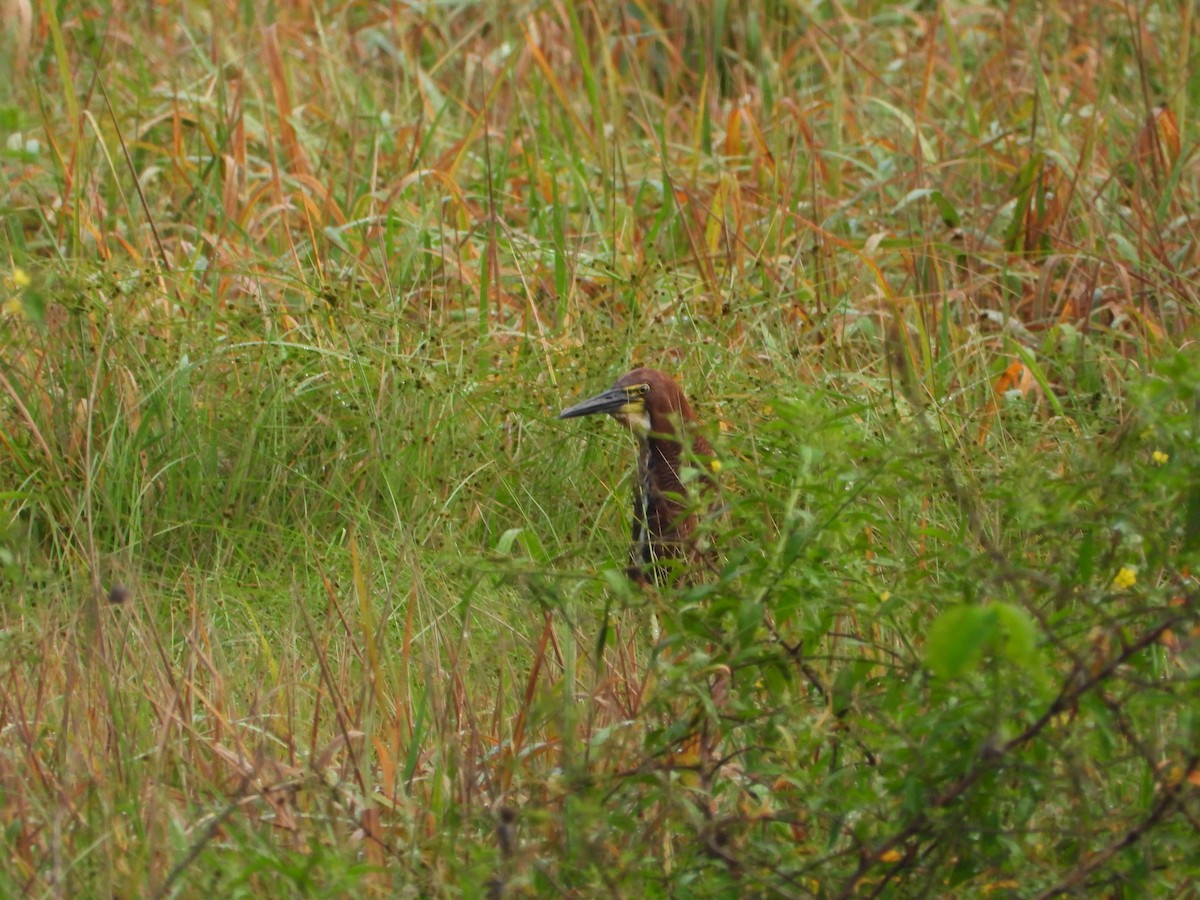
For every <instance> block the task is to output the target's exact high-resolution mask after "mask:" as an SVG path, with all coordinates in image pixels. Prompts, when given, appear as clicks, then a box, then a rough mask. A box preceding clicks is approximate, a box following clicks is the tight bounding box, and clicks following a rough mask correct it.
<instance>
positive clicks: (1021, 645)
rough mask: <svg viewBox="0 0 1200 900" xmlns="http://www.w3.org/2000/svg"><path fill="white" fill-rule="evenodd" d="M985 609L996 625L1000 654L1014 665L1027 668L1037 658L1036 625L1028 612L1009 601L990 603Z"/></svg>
mask: <svg viewBox="0 0 1200 900" xmlns="http://www.w3.org/2000/svg"><path fill="white" fill-rule="evenodd" d="M987 609H989V610H991V611H992V614H993V616H994V617H995V619H996V624H997V625H998V634H997V635H996V637H997V638H998V642H999V648H1000V655H1001V656H1003V657H1004V658H1005V659H1007V660H1008V661H1009V662H1011V663H1012V664H1013V665H1015V666H1019V667H1020V668H1022V669H1026V668H1029V667H1030V665H1031V664H1032V663H1034V662H1035V661H1036V658H1037V626H1036V625H1035V624H1034V622H1033V619H1031V618H1030V617H1029V613H1027V612H1025V610H1023V609H1021V607H1019V606H1013V605H1012V604H1011V603H992V604H989V605H988V607H987Z"/></svg>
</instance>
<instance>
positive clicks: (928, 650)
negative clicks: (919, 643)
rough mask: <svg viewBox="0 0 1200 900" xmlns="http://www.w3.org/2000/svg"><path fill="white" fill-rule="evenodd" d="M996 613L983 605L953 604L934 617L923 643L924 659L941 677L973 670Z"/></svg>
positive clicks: (993, 627)
mask: <svg viewBox="0 0 1200 900" xmlns="http://www.w3.org/2000/svg"><path fill="white" fill-rule="evenodd" d="M996 624H997V623H996V616H995V615H994V614H993V613H992V612H990V611H989V610H988V608H987V607H986V606H956V607H954V608H953V609H948V610H946V611H945V612H944V613H942V614H941V615H940V616H938V617H937V619H936V620H935V621H934V623H933V626H932V627H931V628H930V629H929V637H928V640H927V641H926V644H925V663H926V664H927V665H928V666H929V668H930V669H931V670H932V671H933V673H934V674H935V675H937V676H939V677H941V678H959V677H961V676H962V675H965V674H967V673H969V672H972V671H974V670H975V668H976V667H977V666H978V665H979V663H980V662H981V661H982V659H983V654H984V651H985V650H986V649H987V646H988V644H989V642H990V641H991V640H992V638H993V637H994V636H995V634H996Z"/></svg>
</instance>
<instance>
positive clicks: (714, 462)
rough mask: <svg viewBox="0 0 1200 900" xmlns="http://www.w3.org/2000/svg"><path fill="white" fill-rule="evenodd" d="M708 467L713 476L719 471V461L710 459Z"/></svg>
mask: <svg viewBox="0 0 1200 900" xmlns="http://www.w3.org/2000/svg"><path fill="white" fill-rule="evenodd" d="M708 467H709V468H710V469H712V470H713V474H714V475H715V474H716V473H717V472H720V471H721V461H720V460H719V459H711V460H709V462H708Z"/></svg>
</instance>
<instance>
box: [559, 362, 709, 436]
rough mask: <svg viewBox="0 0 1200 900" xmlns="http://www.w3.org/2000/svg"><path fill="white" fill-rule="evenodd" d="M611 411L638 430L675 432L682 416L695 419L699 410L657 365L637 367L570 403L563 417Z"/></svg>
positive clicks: (561, 415)
mask: <svg viewBox="0 0 1200 900" xmlns="http://www.w3.org/2000/svg"><path fill="white" fill-rule="evenodd" d="M598 413H607V414H608V415H610V416H612V417H613V418H615V419H618V420H619V421H621V422H623V423H625V424H626V425H628V426H629V427H630V428H631V429H632V430H633V432H634V433H635V434H637V435H639V436H640V437H645V436H646V435H649V434H652V433H653V434H665V435H671V434H675V432H676V428H677V425H676V423H677V422H679V421H680V420H682V421H685V422H691V421H695V418H696V416H695V414H694V413H693V412H692V408H691V406H689V405H688V402H687V399H686V398H685V397H684V396H683V391H682V390H681V389H680V387H679V385H678V384H676V383H675V379H673V378H671V376H669V375H664V374H663V373H662V372H660V371H658V370H657V369H645V368H639V369H634V370H633V371H632V372H628V373H626V374H624V375H622V376H621V377H620V378H618V379H617V382H616V384H614V385H613V386H612V387H610V388H609V389H608V390H607V391H604V392H603V393H600V394H597V395H596V396H595V397H591V398H589V399H587V400H584V401H583V402H582V403H576V404H575V405H574V406H569V407H567V408H566V409H564V410H563V411H562V412H560V413H559V414H558V417H559V418H560V419H574V418H577V417H578V416H593V415H596V414H598Z"/></svg>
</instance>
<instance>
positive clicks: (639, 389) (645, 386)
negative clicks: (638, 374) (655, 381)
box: [637, 384, 650, 394]
mask: <svg viewBox="0 0 1200 900" xmlns="http://www.w3.org/2000/svg"><path fill="white" fill-rule="evenodd" d="M649 390H650V385H648V384H639V385H638V386H637V392H638V393H639V394H645V393H646V392H647V391H649Z"/></svg>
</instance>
